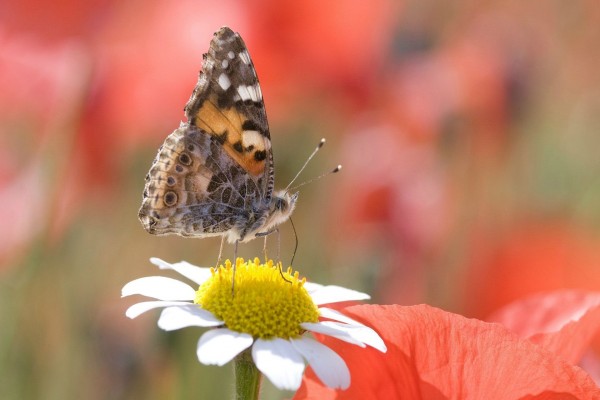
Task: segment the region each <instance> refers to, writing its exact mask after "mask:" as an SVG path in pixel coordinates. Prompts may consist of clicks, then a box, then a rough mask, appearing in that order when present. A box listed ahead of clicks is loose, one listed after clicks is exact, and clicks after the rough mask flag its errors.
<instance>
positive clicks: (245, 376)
mask: <svg viewBox="0 0 600 400" xmlns="http://www.w3.org/2000/svg"><path fill="white" fill-rule="evenodd" d="M261 378H262V375H261V373H260V371H259V370H258V368H256V365H254V361H253V360H252V354H251V353H250V349H246V350H244V351H243V352H241V353H240V354H239V355H238V356H237V357H236V358H235V398H236V400H258V393H259V392H260V382H261Z"/></svg>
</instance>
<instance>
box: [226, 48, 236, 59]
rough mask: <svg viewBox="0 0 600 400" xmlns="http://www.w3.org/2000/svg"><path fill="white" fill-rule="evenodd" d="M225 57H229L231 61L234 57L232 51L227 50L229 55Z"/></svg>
mask: <svg viewBox="0 0 600 400" xmlns="http://www.w3.org/2000/svg"><path fill="white" fill-rule="evenodd" d="M227 57H229V58H230V59H232V60H233V58H234V57H235V54H234V52H233V51H231V50H229V53H227Z"/></svg>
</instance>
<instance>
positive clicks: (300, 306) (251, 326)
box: [194, 258, 319, 339]
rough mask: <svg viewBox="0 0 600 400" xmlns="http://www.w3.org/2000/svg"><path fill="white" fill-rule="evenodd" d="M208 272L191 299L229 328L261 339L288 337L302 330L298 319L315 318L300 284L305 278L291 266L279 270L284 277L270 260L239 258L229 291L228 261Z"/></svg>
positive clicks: (310, 301)
mask: <svg viewBox="0 0 600 400" xmlns="http://www.w3.org/2000/svg"><path fill="white" fill-rule="evenodd" d="M211 272H212V276H211V277H210V278H209V279H208V280H206V281H205V282H204V283H203V284H202V285H201V286H200V288H199V289H198V291H197V292H196V299H195V300H194V302H195V303H196V304H199V305H200V306H202V308H204V309H205V310H207V311H210V312H212V313H213V314H214V315H215V316H216V317H217V318H219V319H221V320H222V321H224V322H225V325H226V326H227V327H228V328H229V329H231V330H233V331H236V332H244V333H249V334H251V335H252V336H253V337H256V338H262V339H269V338H273V337H279V338H285V339H288V338H293V337H297V336H299V335H300V334H302V332H303V330H302V328H301V327H300V323H302V322H318V317H319V312H318V309H317V306H316V305H315V304H314V302H313V301H312V298H311V297H310V295H309V294H308V292H307V291H306V289H305V288H304V282H305V279H299V273H298V272H294V273H293V271H292V269H291V267H290V268H288V270H287V272H284V273H283V275H284V276H285V278H286V279H287V281H286V280H284V279H283V278H282V277H281V274H280V271H279V268H278V267H277V266H275V265H273V261H272V260H269V261H268V262H267V263H265V264H261V263H260V261H259V259H258V258H255V259H254V261H247V262H244V260H243V259H241V258H239V259H238V260H237V265H236V273H235V285H234V288H235V289H234V290H235V291H234V293H233V295H232V293H231V283H232V277H233V268H232V265H231V262H230V261H229V260H227V261H226V262H225V266H223V265H221V266H220V267H218V268H217V269H211Z"/></svg>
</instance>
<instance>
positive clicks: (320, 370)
mask: <svg viewBox="0 0 600 400" xmlns="http://www.w3.org/2000/svg"><path fill="white" fill-rule="evenodd" d="M291 342H292V345H293V346H294V347H295V348H296V350H298V351H299V352H300V354H302V356H304V358H306V360H307V361H308V364H309V365H310V367H311V368H312V369H313V371H315V374H317V376H318V377H319V379H320V380H321V381H322V382H323V383H324V384H325V385H327V386H329V387H330V388H334V389H338V388H339V389H344V390H345V389H348V387H349V386H350V371H349V370H348V367H347V366H346V363H345V362H344V360H343V359H342V357H340V356H339V355H338V354H337V353H336V352H335V351H333V350H331V349H330V348H329V347H327V346H325V345H324V344H321V343H319V342H317V341H316V340H313V339H310V338H307V337H302V338H300V339H291Z"/></svg>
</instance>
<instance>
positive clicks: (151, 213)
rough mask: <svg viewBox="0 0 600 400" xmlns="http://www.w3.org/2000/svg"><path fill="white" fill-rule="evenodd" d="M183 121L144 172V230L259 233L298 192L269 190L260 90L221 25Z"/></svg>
mask: <svg viewBox="0 0 600 400" xmlns="http://www.w3.org/2000/svg"><path fill="white" fill-rule="evenodd" d="M185 114H186V117H187V119H188V122H186V123H181V125H180V126H179V128H177V129H176V130H175V131H173V133H171V134H170V135H169V136H168V137H167V138H166V139H165V142H164V143H163V145H162V146H161V147H160V149H159V151H158V154H157V155H156V157H155V159H154V161H153V163H152V167H151V168H150V171H149V173H148V174H147V175H146V185H145V188H144V194H143V201H142V206H141V208H140V210H139V213H138V217H139V219H140V221H141V222H142V225H143V226H144V229H146V231H148V232H149V233H151V234H155V235H167V234H177V235H180V236H186V237H199V238H203V237H210V236H224V237H226V238H227V240H228V241H229V242H231V243H234V242H245V241H249V240H251V239H254V238H255V237H257V235H258V236H262V235H266V234H268V233H270V232H271V231H273V230H274V229H275V228H276V227H277V226H278V225H279V224H281V223H283V222H285V221H286V220H287V219H288V218H289V216H290V215H291V213H292V212H293V210H294V208H295V205H296V200H297V196H298V194H297V193H295V194H289V193H287V192H286V191H279V192H274V190H273V188H274V168H273V153H272V150H271V139H270V133H269V128H268V123H267V119H266V113H265V107H264V102H263V99H262V93H261V90H260V86H259V83H258V77H257V75H256V72H255V69H254V66H253V65H252V61H251V59H250V56H249V54H248V51H247V49H246V46H245V45H244V42H243V41H242V39H241V37H240V36H239V35H238V34H237V33H234V32H233V31H231V30H230V29H229V28H226V27H224V28H221V30H219V31H218V32H217V33H215V37H214V38H213V40H212V42H211V45H210V49H209V52H208V53H207V54H205V56H204V61H203V63H202V71H201V73H200V75H199V78H198V84H197V85H196V88H195V89H194V91H193V93H192V96H191V97H190V100H189V101H188V103H187V105H186V106H185Z"/></svg>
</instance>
